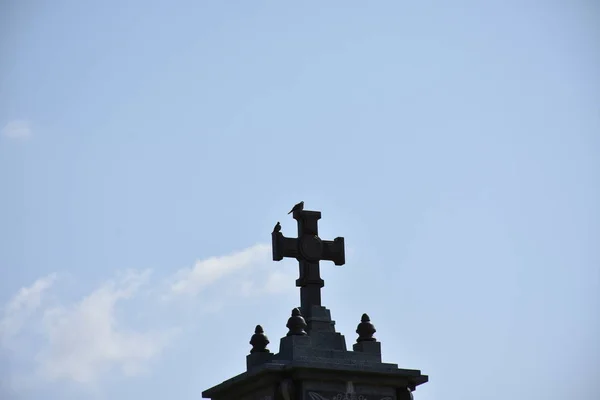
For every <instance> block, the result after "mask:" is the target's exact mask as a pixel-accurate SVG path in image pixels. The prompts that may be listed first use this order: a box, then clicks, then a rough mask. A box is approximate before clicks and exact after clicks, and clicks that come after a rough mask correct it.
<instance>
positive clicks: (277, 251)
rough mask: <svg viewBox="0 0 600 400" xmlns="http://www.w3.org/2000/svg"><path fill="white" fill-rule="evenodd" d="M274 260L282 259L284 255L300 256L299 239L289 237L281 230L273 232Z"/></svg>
mask: <svg viewBox="0 0 600 400" xmlns="http://www.w3.org/2000/svg"><path fill="white" fill-rule="evenodd" d="M271 240H272V247H273V261H281V260H283V257H290V258H299V257H300V252H299V251H298V239H296V238H287V237H285V236H283V234H282V233H281V232H273V233H271Z"/></svg>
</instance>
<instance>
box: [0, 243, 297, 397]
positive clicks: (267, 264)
mask: <svg viewBox="0 0 600 400" xmlns="http://www.w3.org/2000/svg"><path fill="white" fill-rule="evenodd" d="M295 273H297V269H296V268H291V269H289V270H288V269H287V268H285V267H283V270H282V268H281V267H279V268H274V265H273V263H272V262H271V250H270V246H269V245H266V244H258V245H255V246H252V247H249V248H247V249H244V250H241V251H238V252H235V253H232V254H229V255H226V256H221V257H210V258H207V259H205V260H200V261H197V262H196V263H195V264H194V265H193V267H191V268H184V269H182V270H179V271H177V272H176V273H175V274H174V275H172V276H171V277H168V278H167V279H166V280H164V281H159V282H156V281H154V282H152V281H150V275H149V273H148V272H130V273H127V274H125V275H122V276H120V277H117V278H115V279H114V280H112V281H109V282H106V283H104V284H102V285H100V286H99V287H97V288H96V289H95V290H93V291H92V292H91V293H88V294H86V295H85V296H83V297H81V298H78V299H77V298H76V299H75V300H74V301H73V300H71V301H69V302H64V301H62V302H61V301H60V300H61V299H60V298H59V297H57V295H58V294H59V291H58V290H57V288H56V287H53V285H54V286H56V282H55V281H57V280H56V276H55V275H50V276H47V277H45V278H41V279H38V280H37V281H36V282H34V283H33V284H32V285H31V286H28V287H24V288H22V289H20V290H19V292H18V293H17V294H16V295H15V296H14V298H13V299H12V300H10V301H9V303H8V304H7V306H6V307H5V309H4V313H3V315H2V314H0V347H2V348H4V349H5V350H8V351H7V352H6V356H7V357H9V362H10V363H12V364H13V365H12V367H11V369H12V372H11V374H12V376H10V377H9V378H10V379H9V381H11V382H13V383H14V382H21V384H18V385H17V386H19V390H26V388H28V387H31V386H32V385H34V384H39V383H43V382H44V381H62V382H75V383H79V384H85V385H84V386H82V387H86V388H90V387H94V386H96V387H97V385H96V384H98V383H101V382H102V381H103V378H104V377H107V376H111V375H114V374H115V373H116V374H120V375H124V376H132V375H138V374H140V373H143V372H145V371H146V370H147V369H148V367H149V366H150V365H151V363H152V362H153V361H154V360H155V359H156V358H157V357H158V356H159V355H160V354H161V352H162V351H164V349H165V347H166V346H167V345H169V344H170V343H172V342H173V335H175V334H177V333H178V332H177V331H176V330H175V329H169V327H167V328H164V324H165V321H166V320H170V321H171V323H172V324H177V325H179V324H180V323H181V324H183V325H184V326H185V325H187V324H188V322H186V321H185V320H177V318H186V314H185V310H186V307H185V305H186V303H190V304H189V305H190V306H193V308H194V310H195V312H197V310H198V305H201V306H202V307H203V308H206V309H210V308H211V307H212V308H215V309H216V308H218V307H227V306H228V305H230V304H231V303H230V301H231V300H234V299H235V298H238V299H239V298H246V297H247V296H257V295H263V294H266V295H273V294H279V293H281V292H283V291H289V292H290V293H292V292H295V287H294V280H295ZM165 285H166V287H165ZM165 289H166V291H167V292H168V293H169V296H168V297H171V298H179V299H181V300H183V301H184V302H183V303H182V304H181V306H182V307H181V309H180V310H182V313H181V314H180V313H174V312H173V311H174V309H173V308H172V305H169V306H168V310H169V311H166V309H165V308H162V311H160V310H161V308H160V307H161V306H164V304H161V303H160V302H158V301H159V300H160V295H161V294H164V293H165V292H164V290H165ZM49 292H50V293H49ZM63 293H64V292H63ZM181 295H185V296H181ZM190 295H191V296H198V299H197V300H198V301H199V302H200V303H196V301H194V302H189V301H186V299H190V297H189V296H190ZM48 299H50V300H52V304H50V303H49V301H48ZM191 303H195V304H191ZM149 304H150V305H149ZM147 311H149V312H150V314H149V315H148V314H147V313H146V312H147ZM204 311H206V310H204ZM161 312H168V313H169V314H168V315H167V314H164V315H161ZM140 315H143V317H144V318H150V321H149V322H151V323H152V322H153V321H152V320H154V321H157V320H159V321H160V323H161V325H162V327H161V328H160V329H158V330H152V329H140V328H139V325H137V326H136V325H132V324H135V320H134V319H132V316H136V317H140ZM157 317H158V318H157ZM171 326H175V325H171ZM12 339H14V340H12ZM0 350H1V348H0ZM0 356H2V354H0Z"/></svg>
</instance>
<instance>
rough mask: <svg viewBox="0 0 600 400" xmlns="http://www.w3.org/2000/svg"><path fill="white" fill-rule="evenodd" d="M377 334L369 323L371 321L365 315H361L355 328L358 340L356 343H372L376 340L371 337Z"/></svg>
mask: <svg viewBox="0 0 600 400" xmlns="http://www.w3.org/2000/svg"><path fill="white" fill-rule="evenodd" d="M375 332H377V330H376V329H375V326H373V324H372V323H371V319H370V318H369V316H368V315H367V314H363V315H362V318H361V319H360V324H358V327H357V328H356V333H358V339H356V341H357V342H358V343H360V342H374V341H376V340H377V339H375V338H374V337H373V335H374V334H375Z"/></svg>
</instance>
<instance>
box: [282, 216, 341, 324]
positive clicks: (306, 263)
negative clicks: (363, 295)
mask: <svg viewBox="0 0 600 400" xmlns="http://www.w3.org/2000/svg"><path fill="white" fill-rule="evenodd" d="M293 217H294V219H295V220H296V221H298V237H297V238H287V237H285V236H283V234H282V233H281V232H279V231H278V229H276V230H274V231H273V233H272V234H271V237H272V240H273V261H281V260H283V258H284V257H291V258H295V259H297V260H298V263H299V266H300V278H298V279H297V280H296V286H298V287H300V305H301V308H302V314H303V315H304V316H308V317H310V310H311V306H321V288H322V287H323V286H325V282H324V281H323V279H321V276H320V271H319V261H322V260H327V261H333V262H334V263H335V265H344V263H345V262H346V258H345V253H344V238H343V237H337V238H335V239H334V240H332V241H331V240H321V238H319V231H318V226H317V221H318V220H319V219H321V212H320V211H308V210H298V211H294V214H293Z"/></svg>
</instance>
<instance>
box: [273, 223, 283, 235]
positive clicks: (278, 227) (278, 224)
mask: <svg viewBox="0 0 600 400" xmlns="http://www.w3.org/2000/svg"><path fill="white" fill-rule="evenodd" d="M277 232H281V224H280V223H279V221H277V224H275V228H273V233H277Z"/></svg>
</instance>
